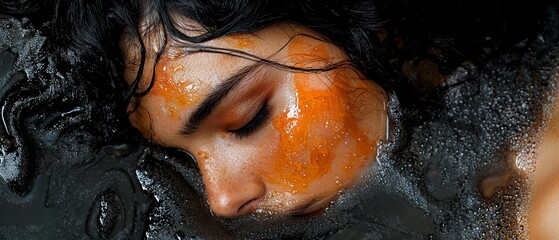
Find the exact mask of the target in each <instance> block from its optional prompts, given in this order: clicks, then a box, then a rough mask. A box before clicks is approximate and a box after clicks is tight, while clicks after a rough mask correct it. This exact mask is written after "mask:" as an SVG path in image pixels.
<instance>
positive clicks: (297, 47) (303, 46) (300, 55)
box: [287, 36, 332, 67]
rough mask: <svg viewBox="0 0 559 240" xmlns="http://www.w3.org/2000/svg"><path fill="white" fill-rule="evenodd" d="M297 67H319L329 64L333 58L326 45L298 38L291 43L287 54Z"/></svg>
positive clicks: (304, 37)
mask: <svg viewBox="0 0 559 240" xmlns="http://www.w3.org/2000/svg"><path fill="white" fill-rule="evenodd" d="M287 54H288V56H289V59H290V60H291V62H292V64H293V65H294V66H296V67H317V66H323V65H325V64H328V63H329V62H330V60H331V58H332V56H331V53H330V51H328V49H327V47H326V43H324V42H320V41H318V40H315V39H310V38H308V37H306V36H296V37H294V38H293V39H292V40H291V42H290V43H289V48H288V52H287Z"/></svg>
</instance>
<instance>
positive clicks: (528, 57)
mask: <svg viewBox="0 0 559 240" xmlns="http://www.w3.org/2000/svg"><path fill="white" fill-rule="evenodd" d="M555 16H556V15H555ZM549 25H550V28H551V29H553V28H554V27H555V28H554V29H557V26H558V25H557V22H553V21H552V22H551V23H550V24H549ZM557 39H558V36H557V30H554V31H548V33H547V34H546V35H540V36H539V39H538V40H536V41H534V43H533V44H532V45H530V46H529V48H530V51H525V50H519V51H518V52H512V53H510V55H507V56H504V57H502V58H495V59H492V60H490V61H487V62H486V65H484V66H473V65H471V64H468V63H465V64H464V65H463V66H462V67H461V68H459V69H458V70H457V71H456V73H455V74H454V76H453V78H451V82H449V84H455V83H458V84H456V85H455V86H453V87H452V88H449V90H447V91H446V92H445V94H444V95H443V97H442V101H441V103H440V104H441V105H442V107H441V109H440V110H439V111H437V112H434V113H433V117H432V118H431V119H430V120H428V121H427V122H425V123H423V124H421V125H420V126H418V127H417V128H415V129H413V130H412V132H411V134H410V139H409V144H408V145H407V147H406V148H404V149H400V148H398V147H397V146H399V145H398V143H399V142H398V141H400V138H399V137H400V136H401V133H399V132H398V131H395V132H394V133H393V136H392V138H391V142H388V143H386V145H385V146H384V151H383V153H382V154H380V155H379V157H378V159H377V164H376V165H375V166H374V167H373V168H371V169H369V170H368V172H367V174H366V175H367V176H365V178H364V181H363V183H361V184H360V185H359V186H358V187H357V188H358V189H356V190H355V191H352V192H349V193H344V194H343V195H342V196H341V197H340V199H339V200H338V201H337V202H336V203H335V204H334V205H333V206H332V207H331V208H330V209H329V210H328V211H326V213H324V214H323V215H319V216H313V217H307V218H295V217H290V218H273V217H271V218H268V219H266V218H262V217H251V216H249V217H245V218H239V219H221V218H216V217H213V216H212V215H211V213H210V212H209V210H208V207H207V204H206V201H205V199H204V197H203V196H204V193H203V189H202V185H201V182H200V180H199V179H200V178H199V174H198V173H197V170H196V168H195V166H194V165H193V164H192V161H191V160H189V158H188V156H186V155H178V154H176V153H173V152H169V151H167V150H165V149H161V148H158V147H155V146H151V145H149V144H148V143H145V142H144V141H143V140H141V138H140V137H139V136H138V135H137V133H136V132H135V131H133V130H132V129H130V128H127V127H123V125H122V124H119V121H121V120H119V119H118V116H119V115H115V114H114V113H113V112H114V111H115V109H116V107H115V106H114V105H111V104H107V103H106V102H105V101H102V100H104V99H105V97H106V96H104V95H103V94H102V91H99V89H97V88H96V87H95V86H91V85H89V84H86V81H85V80H83V79H82V78H81V77H80V76H78V75H76V73H75V72H72V71H62V70H61V69H59V68H58V67H57V65H56V62H57V61H58V60H57V59H59V58H58V57H57V56H56V55H51V54H47V52H46V50H45V47H44V42H45V41H46V39H45V38H44V37H42V36H41V34H40V33H39V32H37V31H36V30H33V28H32V27H31V26H29V24H27V23H26V21H25V20H23V21H22V20H17V19H11V18H7V17H1V16H0V114H1V115H0V117H1V121H0V126H1V127H0V137H1V138H0V140H1V141H0V160H1V161H0V213H1V217H0V239H107V238H112V239H191V238H204V239H215V238H243V239H259V238H263V239H281V238H286V239H291V238H312V239H316V238H323V239H483V238H487V239H505V238H523V234H524V233H523V232H522V230H521V225H522V224H523V222H522V221H520V220H518V219H517V216H518V214H521V212H520V213H519V211H521V210H522V206H525V204H526V200H527V197H528V195H529V194H528V192H527V191H526V187H525V184H526V179H524V178H522V177H521V176H519V175H515V174H514V172H513V173H512V174H513V177H512V180H511V181H509V183H508V186H507V187H506V188H503V189H501V190H500V191H498V192H497V193H496V194H495V196H494V197H493V198H491V199H485V198H483V197H482V196H481V194H480V190H479V184H480V181H481V179H483V178H484V177H486V176H489V175H495V174H500V173H504V172H510V171H511V170H510V169H511V166H510V165H511V164H510V161H508V160H507V159H508V158H507V153H508V152H511V151H512V152H515V153H517V155H518V156H519V159H520V161H521V162H522V161H523V162H525V163H528V164H526V165H529V161H530V150H531V149H533V147H534V141H533V139H532V135H531V134H530V133H531V132H532V131H533V130H534V129H536V127H537V126H538V123H539V122H541V120H542V116H543V115H542V114H544V107H545V106H546V104H548V103H549V102H550V101H551V99H550V98H549V96H551V95H552V93H553V91H554V89H555V84H556V81H557V74H556V72H557V69H556V67H557V66H559V63H558V62H557V56H559V52H558V51H557V49H556V48H554V46H558V44H557V43H558V41H557ZM68 55H72V54H71V53H68ZM76 62H77V63H78V64H79V61H76ZM554 72H555V73H554ZM391 105H392V106H391V108H392V110H393V111H392V113H393V119H394V120H395V122H396V123H397V122H398V121H397V120H398V119H399V118H400V117H401V116H400V115H399V114H409V113H402V112H399V107H398V102H397V101H396V100H395V99H393V100H392V101H391ZM393 127H394V128H396V129H397V127H398V124H396V126H393ZM122 135H126V136H130V137H126V138H123V137H122ZM123 139H124V140H123Z"/></svg>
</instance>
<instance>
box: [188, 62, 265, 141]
mask: <svg viewBox="0 0 559 240" xmlns="http://www.w3.org/2000/svg"><path fill="white" fill-rule="evenodd" d="M258 66H260V64H259V63H256V64H253V65H250V66H246V67H244V68H242V69H241V70H239V71H238V72H237V73H235V74H233V75H232V76H231V77H229V78H227V79H226V80H225V81H223V82H222V83H220V84H219V85H218V86H217V87H216V88H215V89H214V90H213V91H212V92H211V93H210V94H208V95H207V97H206V98H205V99H204V100H203V101H202V103H201V104H200V105H198V107H197V108H196V110H194V112H193V113H192V114H191V115H190V117H189V118H188V120H187V121H186V122H185V124H184V126H183V127H182V129H181V131H180V134H181V135H185V136H188V135H191V134H193V133H194V132H196V130H197V129H198V126H200V123H202V122H203V121H204V120H205V119H206V118H208V116H209V115H210V114H211V113H212V111H213V110H214V109H215V108H216V107H217V106H218V105H219V104H220V103H221V101H222V100H223V99H224V98H225V97H227V95H228V94H229V93H230V92H231V91H232V90H233V89H234V88H235V87H236V86H238V85H239V83H240V82H241V80H243V79H244V78H245V77H246V76H247V75H249V74H250V73H252V72H254V70H256V68H257V67H258Z"/></svg>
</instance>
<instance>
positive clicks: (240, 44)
mask: <svg viewBox="0 0 559 240" xmlns="http://www.w3.org/2000/svg"><path fill="white" fill-rule="evenodd" d="M226 41H227V43H228V44H229V45H231V46H233V48H250V47H254V45H255V44H254V36H252V35H249V34H236V35H230V36H227V37H226Z"/></svg>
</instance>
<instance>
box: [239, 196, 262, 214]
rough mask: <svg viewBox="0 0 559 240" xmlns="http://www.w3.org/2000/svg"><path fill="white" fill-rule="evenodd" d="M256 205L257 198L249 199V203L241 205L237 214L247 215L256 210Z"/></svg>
mask: <svg viewBox="0 0 559 240" xmlns="http://www.w3.org/2000/svg"><path fill="white" fill-rule="evenodd" d="M257 203H258V198H254V199H251V200H250V201H247V202H246V203H244V204H243V205H241V207H239V209H238V210H237V213H238V214H239V215H245V214H249V213H251V212H253V211H254V210H256V205H257Z"/></svg>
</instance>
